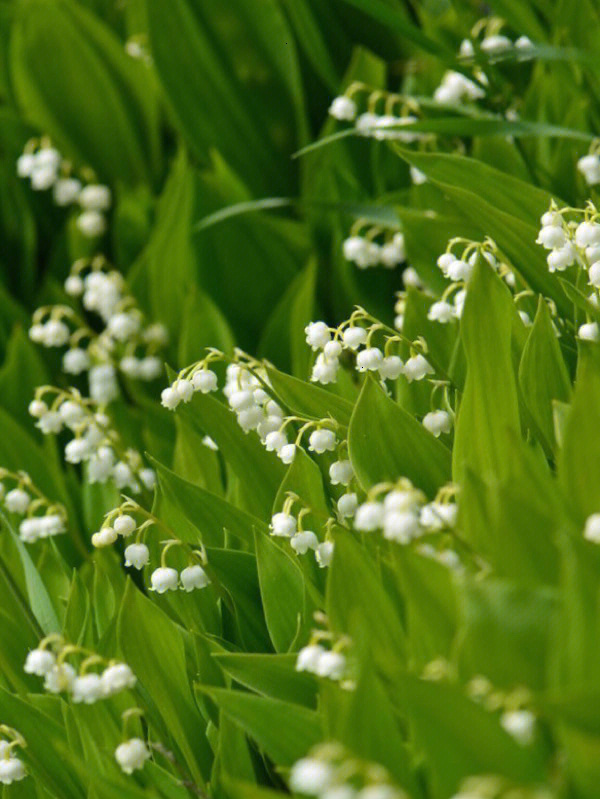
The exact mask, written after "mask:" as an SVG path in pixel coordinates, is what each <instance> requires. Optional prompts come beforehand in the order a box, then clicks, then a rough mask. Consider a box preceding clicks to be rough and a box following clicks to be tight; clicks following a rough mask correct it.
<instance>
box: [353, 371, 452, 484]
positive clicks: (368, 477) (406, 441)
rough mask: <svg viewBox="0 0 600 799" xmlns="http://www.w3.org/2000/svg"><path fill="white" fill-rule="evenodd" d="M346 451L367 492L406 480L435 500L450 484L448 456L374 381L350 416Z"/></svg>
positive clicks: (443, 447) (438, 443)
mask: <svg viewBox="0 0 600 799" xmlns="http://www.w3.org/2000/svg"><path fill="white" fill-rule="evenodd" d="M348 451H349V453H350V460H351V461H352V466H353V467H354V471H355V472H356V476H357V477H358V480H359V482H360V484H361V486H362V487H363V488H365V489H368V488H370V487H371V486H373V485H375V484H376V483H382V482H386V481H395V480H397V479H398V478H399V477H408V478H409V480H412V482H413V483H414V484H415V485H416V486H417V487H418V488H421V489H422V490H423V491H424V492H425V493H426V494H427V495H428V496H431V497H433V496H434V495H435V494H436V492H437V490H438V489H439V488H440V487H441V486H442V485H444V484H445V483H447V482H448V481H449V479H450V451H449V450H448V449H447V448H446V447H445V446H444V445H443V444H442V443H441V442H440V441H438V440H437V439H436V438H434V437H433V436H432V435H431V433H429V432H428V431H427V430H425V428H424V427H423V425H422V424H420V423H419V422H418V421H417V420H416V419H415V418H414V417H413V416H411V415H410V414H409V413H407V412H406V411H405V410H404V409H403V408H401V407H400V406H399V405H398V404H397V403H395V402H394V401H393V400H391V399H390V398H389V397H387V396H386V395H385V393H384V391H383V390H382V389H381V388H380V387H379V386H378V385H377V383H376V382H375V381H374V380H372V379H371V378H370V377H368V378H367V379H366V380H365V382H364V385H363V388H362V391H361V394H360V397H359V399H358V402H357V404H356V406H355V408H354V413H353V414H352V419H351V421H350V429H349V430H348Z"/></svg>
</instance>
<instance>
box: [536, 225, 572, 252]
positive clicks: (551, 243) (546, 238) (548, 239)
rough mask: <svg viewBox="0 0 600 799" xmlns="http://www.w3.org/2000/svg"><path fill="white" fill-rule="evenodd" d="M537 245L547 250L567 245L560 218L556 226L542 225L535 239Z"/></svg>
mask: <svg viewBox="0 0 600 799" xmlns="http://www.w3.org/2000/svg"><path fill="white" fill-rule="evenodd" d="M536 243H537V244H541V245H542V247H545V248H546V249H547V250H556V249H558V248H559V247H562V246H563V245H564V244H566V243H567V234H566V233H565V231H564V229H563V227H562V223H561V221H560V217H559V218H558V221H557V223H556V224H552V225H544V226H543V227H542V229H541V230H540V232H539V233H538V237H537V239H536Z"/></svg>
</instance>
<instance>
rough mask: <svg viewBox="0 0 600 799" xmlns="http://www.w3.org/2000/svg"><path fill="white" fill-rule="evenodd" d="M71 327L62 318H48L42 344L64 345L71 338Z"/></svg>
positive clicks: (51, 345) (48, 345) (49, 345)
mask: <svg viewBox="0 0 600 799" xmlns="http://www.w3.org/2000/svg"><path fill="white" fill-rule="evenodd" d="M69 335H70V333H69V328H68V327H67V325H66V324H65V323H64V322H61V320H60V319H48V321H47V322H46V324H45V325H44V339H43V341H42V344H43V345H44V346H45V347H63V346H64V345H65V344H66V343H67V341H68V340H69Z"/></svg>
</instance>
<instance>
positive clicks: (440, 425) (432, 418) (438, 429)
mask: <svg viewBox="0 0 600 799" xmlns="http://www.w3.org/2000/svg"><path fill="white" fill-rule="evenodd" d="M423 427H424V428H425V429H426V430H429V432H430V433H431V434H432V435H434V436H435V437H436V438H438V437H439V436H441V434H442V433H449V432H450V430H451V428H452V419H451V417H450V414H449V413H448V412H447V411H442V410H437V411H430V412H429V413H427V414H425V416H424V417H423Z"/></svg>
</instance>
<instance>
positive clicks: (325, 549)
mask: <svg viewBox="0 0 600 799" xmlns="http://www.w3.org/2000/svg"><path fill="white" fill-rule="evenodd" d="M334 546H335V545H334V543H333V541H323V543H322V544H319V546H318V547H317V548H316V550H315V559H316V561H317V563H318V564H319V566H320V567H321V569H325V568H327V566H329V565H330V564H331V561H332V560H333V552H334Z"/></svg>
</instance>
